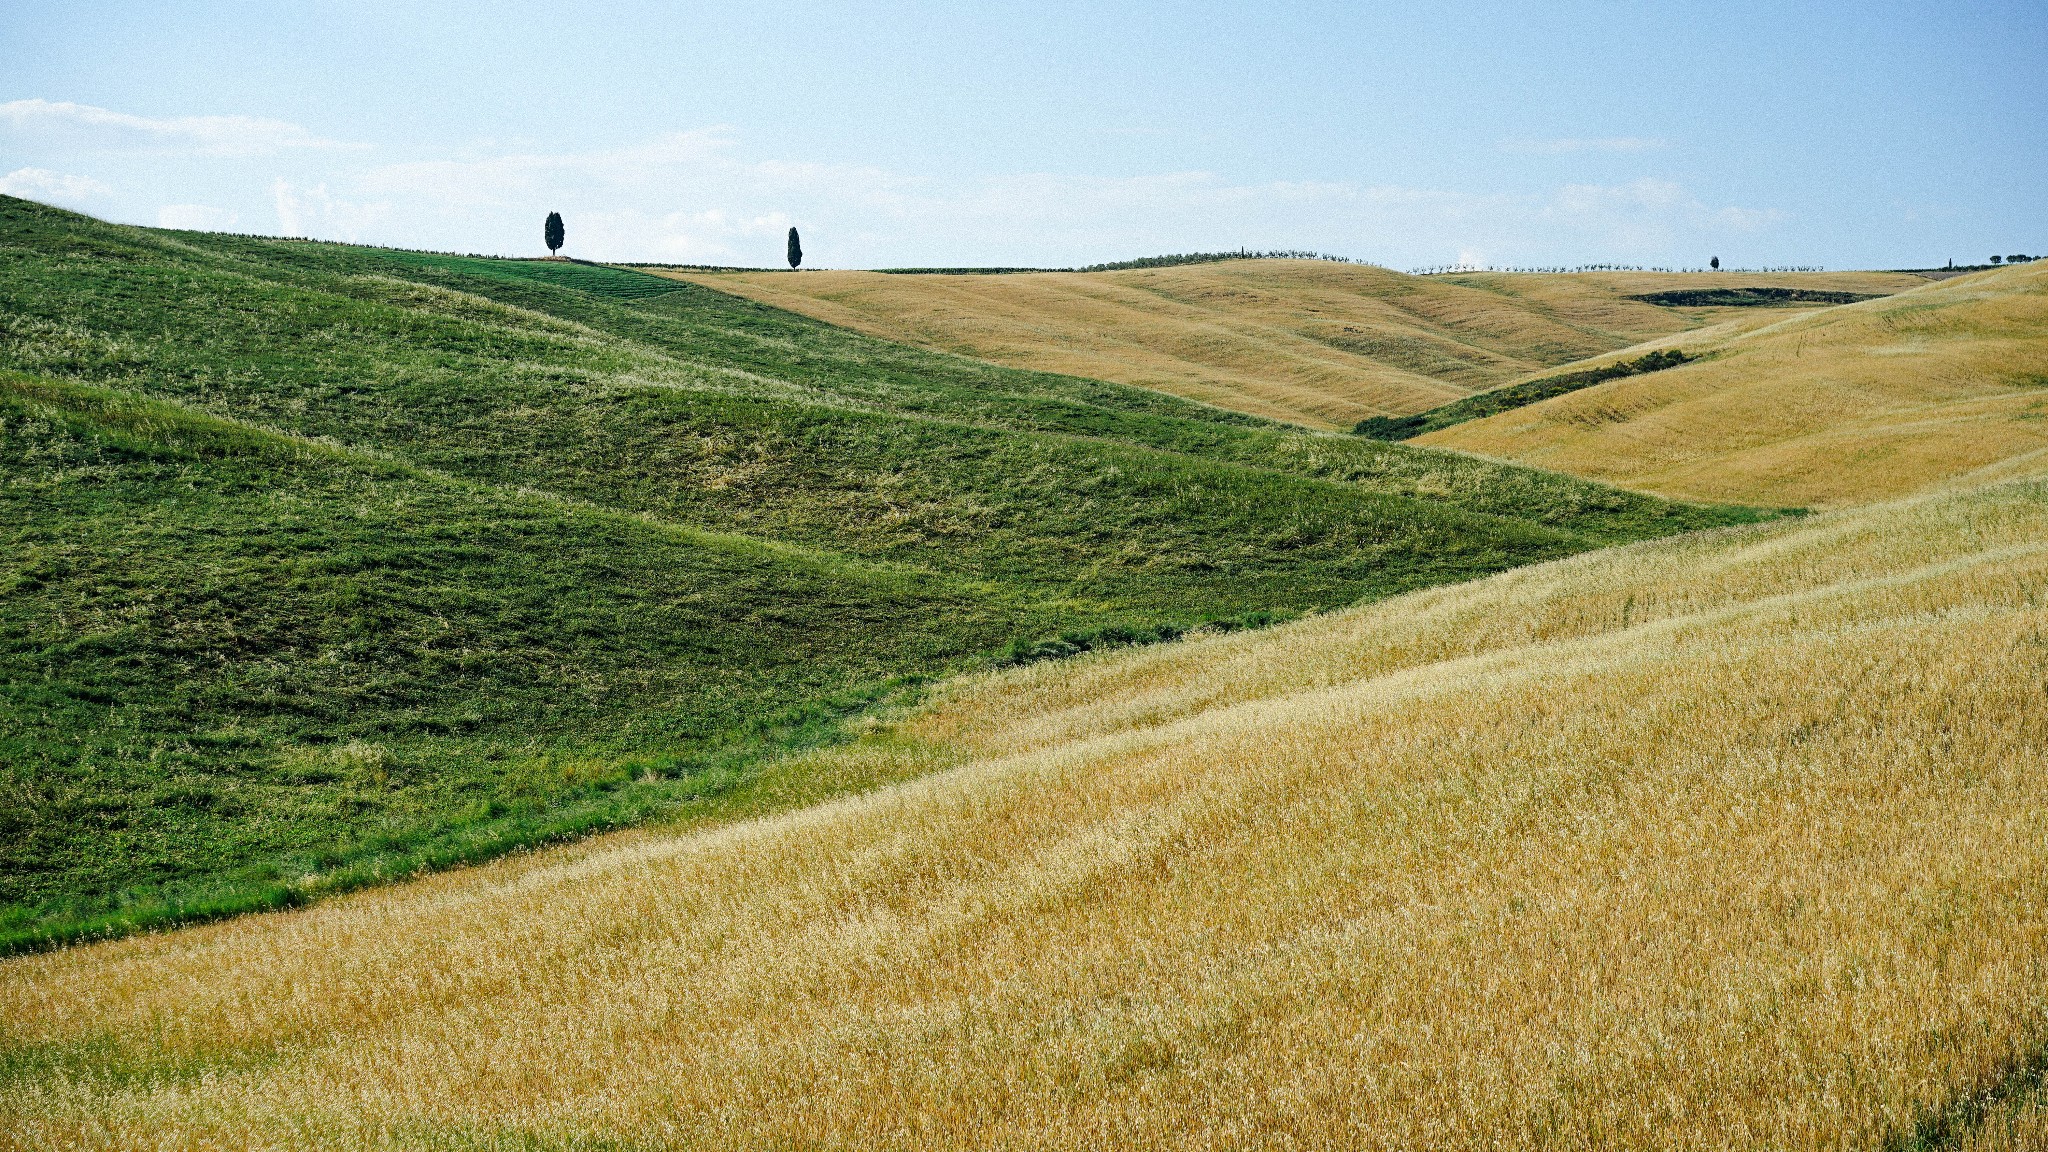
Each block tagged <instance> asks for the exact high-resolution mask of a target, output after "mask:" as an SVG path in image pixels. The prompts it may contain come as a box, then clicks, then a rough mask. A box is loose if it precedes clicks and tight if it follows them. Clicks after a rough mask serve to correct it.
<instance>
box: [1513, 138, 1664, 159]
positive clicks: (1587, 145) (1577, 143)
mask: <svg viewBox="0 0 2048 1152" xmlns="http://www.w3.org/2000/svg"><path fill="white" fill-rule="evenodd" d="M1500 146H1501V147H1502V148H1503V149H1505V150H1506V151H1509V152H1529V153H1534V154H1536V155H1541V156H1556V155H1562V154H1565V153H1569V152H1655V151H1657V150H1658V149H1661V148H1669V147H1671V141H1669V140H1664V139H1659V138H1658V137H1654V136H1600V137H1592V138H1586V137H1575V136H1573V137H1564V138H1561V139H1555V140H1503V141H1501V145H1500Z"/></svg>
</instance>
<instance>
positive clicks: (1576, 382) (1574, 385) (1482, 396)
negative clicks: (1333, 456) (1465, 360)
mask: <svg viewBox="0 0 2048 1152" xmlns="http://www.w3.org/2000/svg"><path fill="white" fill-rule="evenodd" d="M1691 359H1693V357H1691V356H1688V355H1686V354H1685V353H1684V352H1681V351H1679V350H1677V349H1675V348H1667V349H1663V350H1660V351H1656V352H1649V353H1645V354H1644V355H1641V356H1638V357H1636V358H1635V359H1633V360H1616V361H1613V362H1611V363H1607V364H1602V365H1600V366H1598V367H1595V368H1585V369H1581V370H1579V371H1577V372H1560V373H1558V374H1557V375H1555V376H1544V377H1541V378H1540V379H1536V380H1526V381H1523V382H1522V383H1519V384H1510V385H1508V386H1507V387H1505V388H1495V389H1493V390H1492V391H1490V392H1481V393H1478V394H1477V395H1473V396H1467V397H1465V398H1464V399H1463V400H1453V401H1451V402H1450V403H1449V404H1444V405H1440V406H1438V407H1435V408H1431V409H1430V410H1429V411H1427V412H1418V413H1416V414H1415V415H1413V416H1369V417H1367V418H1365V419H1364V420H1360V421H1359V422H1358V426H1357V427H1356V428H1353V429H1352V430H1351V431H1352V434H1353V435H1357V436H1364V437H1367V438H1368V439H1372V440H1408V439H1412V438H1414V437H1416V436H1421V435H1424V434H1425V433H1429V432H1434V431H1436V430H1437V429H1439V428H1449V427H1450V426H1451V425H1453V424H1463V423H1464V422H1465V421H1467V420H1479V419H1483V418H1485V417H1487V416H1492V415H1495V414H1497V413H1501V412H1506V411H1508V410H1509V409H1511V408H1520V407H1523V406H1524V405H1528V404H1535V403H1537V402H1539V401H1542V400H1548V399H1550V398H1551V397H1553V396H1562V395H1564V394H1565V393H1567V392H1576V391H1578V390H1579V389H1581V388H1590V387H1592V386H1593V385H1595V384H1599V383H1602V382H1604V381H1608V380H1618V379H1620V378H1622V377H1624V376H1640V375H1642V374H1643V373H1645V372H1661V371H1663V370H1664V369H1666V368H1676V367H1678V366H1679V365H1680V364H1684V363H1686V362H1687V361H1688V360H1691Z"/></svg>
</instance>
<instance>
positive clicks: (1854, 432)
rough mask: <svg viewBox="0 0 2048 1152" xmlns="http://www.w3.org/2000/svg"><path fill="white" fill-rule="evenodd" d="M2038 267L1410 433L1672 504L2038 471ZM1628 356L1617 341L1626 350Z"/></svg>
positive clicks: (1787, 324)
mask: <svg viewBox="0 0 2048 1152" xmlns="http://www.w3.org/2000/svg"><path fill="white" fill-rule="evenodd" d="M2044 331H2048V264H2041V263H2036V264H2025V265H2019V266H2017V267H2012V268H2006V269H2002V270H1999V271H1991V272H1980V273H1975V274H1972V275H1969V276H1962V277H1956V278H1953V279H1946V280H1942V281H1940V282H1939V283H1934V284H1929V285H1927V286H1925V287H1922V288H1918V289H1915V290H1913V291H1911V292H1907V293H1904V294H1901V295H1897V296H1892V297H1888V298H1886V299H1882V300H1872V301H1867V302H1864V303H1858V304H1850V305H1844V306H1840V307H1834V308H1828V309H1826V310H1823V311H1819V312H1814V313H1806V314H1802V315H1799V316H1795V317H1791V318H1788V319H1785V320H1782V321H1780V322H1778V323H1773V324H1769V325H1767V326H1764V327H1760V328H1751V329H1749V330H1746V331H1737V330H1722V331H1711V332H1700V333H1693V334H1689V335H1687V336H1683V337H1679V338H1676V339H1673V340H1666V341H1662V342H1660V343H1659V344H1657V345H1653V346H1646V347H1665V346H1671V347H1680V348H1683V349H1685V350H1686V351H1688V352H1689V353H1692V354H1696V355H1700V356H1702V357H1703V359H1701V360H1700V361H1699V362H1698V363H1694V364H1687V365H1685V366H1683V367H1679V368H1673V369H1670V370H1667V371H1661V372H1656V373H1653V374H1650V375H1644V376H1636V377H1631V378H1627V379H1620V380H1614V381H1610V382H1607V383H1603V384H1599V385H1597V386H1595V387H1591V388H1587V389H1584V390H1582V391H1578V392H1573V393H1571V394H1569V395H1566V396H1560V397H1558V398H1556V399H1553V400H1548V401H1545V402H1543V403H1540V404H1536V405H1533V406H1530V407H1526V408H1519V409H1515V410H1513V411H1510V412H1504V413H1502V414H1500V415H1497V416H1493V417H1491V418H1489V419H1484V420H1477V421H1473V422H1471V423H1466V424H1460V425H1457V426H1456V427H1451V428H1446V429H1443V430H1442V431H1437V432H1432V433H1430V434H1428V435H1426V436H1423V437H1421V438H1420V439H1419V440H1418V441H1417V442H1418V443H1423V444H1431V445H1438V446H1442V447H1447V448H1457V449H1460V450H1464V451H1469V452H1475V453H1480V454H1483V455H1486V456H1491V457H1497V458H1502V459H1508V460H1514V461H1518V462H1522V463H1527V464H1531V465H1535V466H1537V467H1543V468H1554V469H1557V470H1559V471H1563V472H1570V473H1573V474H1576V475H1582V476H1589V477H1596V478H1599V479H1602V480H1607V481H1609V482H1612V483H1616V484H1622V485H1626V486H1628V487H1631V488H1637V489H1642V490H1646V491H1652V492H1660V493H1664V494H1666V495H1671V496H1676V497H1680V498H1686V499H1710V500H1756V501H1763V502H1769V503H1779V504H1796V505H1810V506H1830V505H1841V504H1850V503H1857V502H1862V501H1868V500H1878V499H1884V498H1887V497H1891V496H1898V495H1903V494H1905V493H1909V492H1915V491H1919V490H1922V489H1925V488H1928V487H1931V486H1937V485H1943V484H1953V483H1958V482H1961V483H1970V482H1975V481H1976V480H1981V479H1990V478H1994V477H1997V476H2001V475H2005V476H2014V475H2024V474H2029V473H2033V472H2038V471H2042V470H2044V469H2048V343H2044V342H2043V341H2042V339H2041V334H2042V332H2044ZM1636 351H1639V350H1637V349H1632V350H1630V352H1629V353H1623V355H1628V354H1632V353H1633V352H1636Z"/></svg>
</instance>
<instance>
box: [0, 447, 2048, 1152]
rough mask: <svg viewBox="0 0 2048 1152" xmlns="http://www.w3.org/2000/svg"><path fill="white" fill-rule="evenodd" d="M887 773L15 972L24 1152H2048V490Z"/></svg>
mask: <svg viewBox="0 0 2048 1152" xmlns="http://www.w3.org/2000/svg"><path fill="white" fill-rule="evenodd" d="M809 767H810V768H817V769H820V770H824V771H829V772H838V773H851V774H854V775H858V776H861V777H864V778H867V779H873V780H885V779H889V778H891V777H914V778H908V779H903V780H901V781H900V782H898V783H895V784H890V785H886V786H883V787H880V788H878V789H877V790H874V791H871V792H868V793H866V794H864V795H860V796H856V797H851V798H842V799H838V800H833V801H829V802H826V803H823V804H819V805H816V806H813V807H810V808H807V809H804V810H801V811H795V812H788V813H784V814H780V815H774V816H769V817H766V818H762V819H758V820H753V821H749V822H744V823H738V824H732V825H728V826H724V827H718V828H708V829H696V830H680V831H666V832H665V831H662V830H658V829H656V830H643V831H640V832H635V833H629V834H623V835H617V836H612V837H607V838H602V839H598V840H593V841H589V842H585V843H582V844H579V845H575V846H571V847H567V848H562V849H556V850H550V851H545V852H538V853H534V854H530V855H526V856H523V857H519V858H515V859H508V860H503V861H500V862H498V863H496V864H493V865H490V866H486V867H480V868H476V869H473V870H469V871H464V872H459V873H450V874H444V875H439V876H434V877H429V878H426V879H423V880H420V881H417V882H414V883H410V884H406V885H402V886H397V887H393V888H389V889H385V890H379V891H373V892H366V893H362V894H359V895H356V896H352V897H348V898H345V899H338V900H335V901H333V902H331V903H327V904H323V905H319V906H316V907H313V908H310V909H306V910H300V911H294V912H289V913H281V914H271V915H263V916H255V917H247V918H243V919H239V920H235V921H231V922H226V923H222V924H218V925H212V926H206V927H200V928H194V929H188V930H184V931H179V932H174V933H169V934H164V935H159V936H153V937H146V938H134V939H128V940H122V941H117V942H110V943H104V944H99V945H94V946H90V947H82V948H76V949H72V950H69V951H65V952H60V953H54V954H47V955H40V956H30V957H22V958H16V959H12V960H8V961H5V962H4V963H0V1029H4V1032H0V1047H4V1051H5V1053H6V1065H5V1067H6V1069H7V1075H6V1076H5V1077H4V1078H0V1144H4V1145H5V1146H9V1147H29V1148H74V1147H76V1148H121V1149H128V1148H191V1147H205V1148H316V1147H317V1148H465V1149H475V1148H605V1149H640V1148H683V1147H687V1148H944V1147H980V1148H1018V1149H1024V1148H1031V1149H1039V1148H1046V1149H1062V1148H1072V1149H1082V1148H1087V1149H1097V1148H1111V1147H1129V1148H1169V1147H1170V1148H1203V1147H1211V1148H1252V1147H1258V1148H1273V1147H1288V1148H1305V1149H1306V1148H1331V1149H1335V1148H1345V1149H1354V1148H1363V1149H1411V1148H1446V1147H1454V1148H1497V1149H1517V1148H1527V1149H1538V1148H1557V1149H1576V1148H1584V1149H1590V1148H1644V1149H1681V1148H1682V1149H1733V1148H1743V1149H1849V1148H1872V1147H1879V1146H1882V1145H1883V1144H1884V1143H1885V1142H1886V1141H1888V1140H1904V1139H1907V1138H1909V1137H1912V1136H1914V1134H1915V1133H1918V1134H1919V1135H1920V1136H1922V1137H1924V1138H1927V1139H1932V1140H1934V1141H1935V1142H1936V1144H1938V1145H1948V1146H1955V1147H1967V1148H1972V1149H1984V1150H1990V1149H2032V1148H2039V1147H2041V1146H2042V1144H2041V1135H2040V1125H2039V1123H2038V1121H2039V1120H2040V1119H2041V1117H2042V1115H2043V1103H2042V1097H2041V1095H2040V1083H2039V1076H2040V1072H2039V1070H2040V1068H2041V1067H2042V1059H2041V1058H2042V1055H2043V1053H2044V1052H2048V992H2044V989H2048V487H2044V486H2043V485H2042V484H2039V483H2034V482H2025V481H2023V482H2014V483H2006V484H2002V485H1998V486H1992V487H1987V488H1983V489H1981V490H1976V491H1970V492H1961V493H1939V494H1932V495H1926V496H1921V497H1916V498H1912V499H1908V500H1905V501H1900V502H1893V503H1887V504H1878V505H1872V506H1869V507H1864V508H1859V509H1852V510H1845V511H1839V512H1832V513H1825V514H1820V515H1816V516H1812V517H1807V518H1802V519H1797V520H1789V521H1778V522H1774V523H1772V524H1768V525H1763V526H1759V527H1754V528H1746V529H1739V530H1727V531H1720V532H1716V533H1710V534H1705V535H1696V536H1690V537H1684V538H1676V539H1670V540H1665V541H1659V542H1655V543H1651V544H1647V545H1637V546H1631V547H1627V548H1622V549H1617V550H1611V551H1606V552H1600V553H1592V554H1586V555H1582V556H1579V557H1575V558H1572V559H1569V560H1565V561H1561V562H1557V563H1553V564H1547V565H1542V566H1537V567H1531V568H1524V569H1519V570H1516V571H1513V572H1509V573H1506V574H1503V575H1501V576H1498V577H1495V578H1492V579H1488V580H1484V581H1479V582H1476V583H1471V584H1466V585H1460V586H1455V587H1448V588H1440V589H1434V590H1430V591H1425V592H1420V593H1416V594H1412V595H1408V596H1404V597H1401V598H1398V599H1395V600H1391V601H1386V602H1382V603H1380V604H1378V605H1375V606H1368V607H1363V608H1359V609H1354V610H1350V611H1345V612H1341V613H1336V614H1332V615H1329V616H1324V617H1318V618H1311V619H1307V620H1304V621H1299V622H1296V623H1294V624H1291V625H1286V626H1283V627H1279V628H1275V629H1271V630H1268V631H1264V632H1258V633H1237V634H1231V635H1225V636H1217V637H1210V638H1204V639H1197V640H1194V641H1190V642H1186V643H1181V644H1175V645H1165V646H1159V647H1154V648H1149V649H1141V650H1132V651H1127V652H1123V653H1113V654H1107V655H1099V656H1093V657H1086V658H1082V659H1077V660H1072V661H1065V662H1059V663H1053V664H1041V665H1037V666H1033V667H1030V668H1026V669H1022V670H1016V671H1011V672H1008V673H1002V674H990V675H985V676H980V677H975V678H970V679H968V680H965V681H960V682H956V683H955V684H953V685H952V686H951V687H949V688H948V689H946V690H945V691H943V692H941V693H940V694H939V695H938V696H937V697H935V698H934V699H933V700H932V701H930V702H929V703H928V704H927V705H925V706H924V707H923V708H921V709H920V710H919V711H917V712H915V713H912V714H909V715H907V716H903V717H900V718H898V719H896V720H895V721H892V722H889V723H886V724H883V723H877V724H876V725H875V726H874V727H873V728H872V730H871V731H870V732H869V733H868V734H867V735H866V736H864V737H862V738H861V739H859V740H857V741H855V742H854V743H853V744H851V745H848V746H845V747H842V748H840V749H838V750H836V751H831V752H826V753H819V754H817V756H816V758H815V762H814V763H813V764H811V765H810V766H809Z"/></svg>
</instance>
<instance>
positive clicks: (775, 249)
mask: <svg viewBox="0 0 2048 1152" xmlns="http://www.w3.org/2000/svg"><path fill="white" fill-rule="evenodd" d="M337 187H339V186H337ZM333 199H334V203H335V208H334V210H333V211H334V213H335V227H337V228H339V227H342V225H343V221H342V217H344V216H347V217H350V218H351V219H352V221H353V223H352V224H351V225H349V227H352V228H353V229H355V230H356V231H357V232H358V234H360V231H361V229H363V228H365V227H367V226H369V224H370V222H371V221H372V218H373V217H379V216H381V217H383V218H386V219H391V220H420V219H450V218H457V217H464V216H467V217H472V218H505V219H508V220H513V221H521V220H524V219H525V218H526V217H528V216H532V217H533V218H534V219H535V220H538V218H539V217H538V215H536V213H537V212H538V211H540V210H542V209H558V210H560V211H562V212H563V213H564V215H565V216H567V217H568V218H569V220H570V224H571V226H570V244H571V247H572V248H574V249H576V250H577V251H578V252H579V254H583V255H588V256H591V257H593V258H598V259H646V260H671V261H676V262H679V263H742V264H747V263H753V264H768V263H772V262H773V261H774V260H775V259H776V258H777V257H778V256H779V252H780V249H779V245H780V243H781V237H782V235H783V233H784V232H785V231H786V230H787V229H788V227H789V226H790V225H791V224H797V225H800V226H802V227H803V228H804V234H805V238H806V244H807V247H810V248H811V249H812V250H813V253H814V259H815V260H816V261H817V263H818V264H819V265H820V266H839V267H860V266H867V267H873V266H877V265H887V264H891V263H920V262H942V263H961V262H987V263H1085V262H1088V261H1091V260H1099V259H1108V258H1113V257H1118V256H1131V255H1143V254H1146V253H1149V252H1155V251H1169V250H1185V249H1189V248H1207V247H1235V246H1237V245H1239V244H1246V245H1250V246H1253V247H1314V248H1319V249H1324V250H1333V251H1340V252H1343V253H1346V254H1350V255H1356V256H1360V257H1364V258H1368V259H1378V260H1384V261H1387V262H1390V263H1397V264H1399V263H1404V262H1415V263H1423V262H1430V261H1431V260H1432V258H1435V259H1441V257H1438V256H1436V255H1435V253H1436V252H1449V251H1459V250H1468V251H1486V252H1490V253H1496V254H1499V257H1500V258H1502V259H1513V258H1520V254H1525V253H1532V252H1541V251H1545V250H1556V249H1563V250H1567V251H1572V252H1577V253H1584V254H1586V255H1585V257H1584V258H1587V259H1595V258H1605V259H1648V258H1653V257H1651V256H1650V255H1649V254H1650V253H1668V252H1688V251H1689V250H1690V249H1691V248H1692V247H1693V246H1695V245H1697V244H1700V243H1704V241H1705V239H1706V237H1708V236H1718V235H1722V234H1726V233H1729V232H1744V233H1749V232H1755V231H1758V230H1760V229H1763V228H1766V227H1768V226H1769V225H1771V224H1773V223H1776V222H1777V221H1778V220H1780V219H1781V218H1782V217H1781V216H1780V215H1779V214H1777V213H1775V212H1773V211H1772V210H1769V209H1754V208H1746V207H1739V206H1732V205H1708V204H1706V203H1704V202H1703V201H1701V200H1700V199H1699V198H1698V197H1697V196H1696V195H1694V194H1693V193H1691V192H1690V191H1688V190H1687V189H1685V188H1683V187H1682V186H1680V185H1678V184H1675V183H1671V182H1668V181H1657V180H1637V181H1632V182H1627V183H1621V184H1613V185H1597V184H1571V185H1564V186H1561V187H1558V188H1556V189H1553V190H1552V191H1550V192H1548V193H1540V194H1520V193H1514V194H1510V193H1470V192H1461V191H1456V190H1446V189H1430V188H1414V187H1405V186H1399V185H1362V184H1356V183H1351V182H1346V181H1314V180H1306V181H1260V182H1245V181H1235V180H1231V179H1229V178H1228V177H1226V176H1224V175H1221V174H1218V173H1215V172H1208V171H1183V172H1164V173H1156V174H1147V175H1137V176H1087V175H1074V174H1064V173H1062V174H1055V173H1013V174H1007V175H998V176H991V177H984V178H978V179H971V180H952V179H946V178H941V177H935V176H926V175H918V174H910V173H903V172H895V171H890V170H885V169H882V168H878V167H873V166H861V165H833V164H815V163H805V162H797V161H790V160H783V159H768V158H754V157H750V156H749V155H747V150H746V148H745V147H744V146H743V143H742V142H741V141H740V140H739V139H738V138H737V136H736V134H734V133H732V132H731V131H729V130H723V129H711V130H704V131H698V132H686V133H676V134H672V135H669V136H664V137H661V138H659V139H656V140H653V141H649V142H648V143H646V144H643V145H638V146H633V147H627V148H621V149H611V150H593V151H586V152H564V153H539V152H519V153H507V154H504V155H499V156H484V157H470V158H465V159H461V160H438V161H431V162H423V163H406V164H393V165H384V166H378V167H374V168H370V169H367V170H365V171H364V172H362V173H361V175H360V176H359V178H358V179H356V180H355V181H354V182H353V183H352V184H350V185H349V186H348V188H347V195H346V196H344V195H343V194H342V193H341V192H337V193H336V195H335V197H334V198H333ZM321 215H322V213H321V211H320V210H314V209H312V208H311V206H309V205H307V204H304V203H299V204H295V205H294V207H293V213H292V218H291V224H292V226H293V229H294V230H299V229H303V230H307V234H320V233H319V231H318V229H319V228H320V226H321V225H320V219H321ZM513 226H514V227H518V225H517V224H514V225H513ZM329 234H335V235H337V237H338V238H339V236H340V235H341V234H340V233H329ZM520 234H521V235H523V234H524V229H522V230H521V232H520ZM814 237H815V239H813V238H814ZM538 238H539V234H538V231H537V226H536V228H535V230H534V235H533V237H532V238H531V239H530V240H529V241H528V243H529V244H533V243H538ZM1423 244H1433V245H1434V246H1435V248H1434V250H1433V251H1432V250H1429V249H1424V248H1422V247H1421V245H1423ZM453 246H462V242H457V243H456V244H455V245H453Z"/></svg>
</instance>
